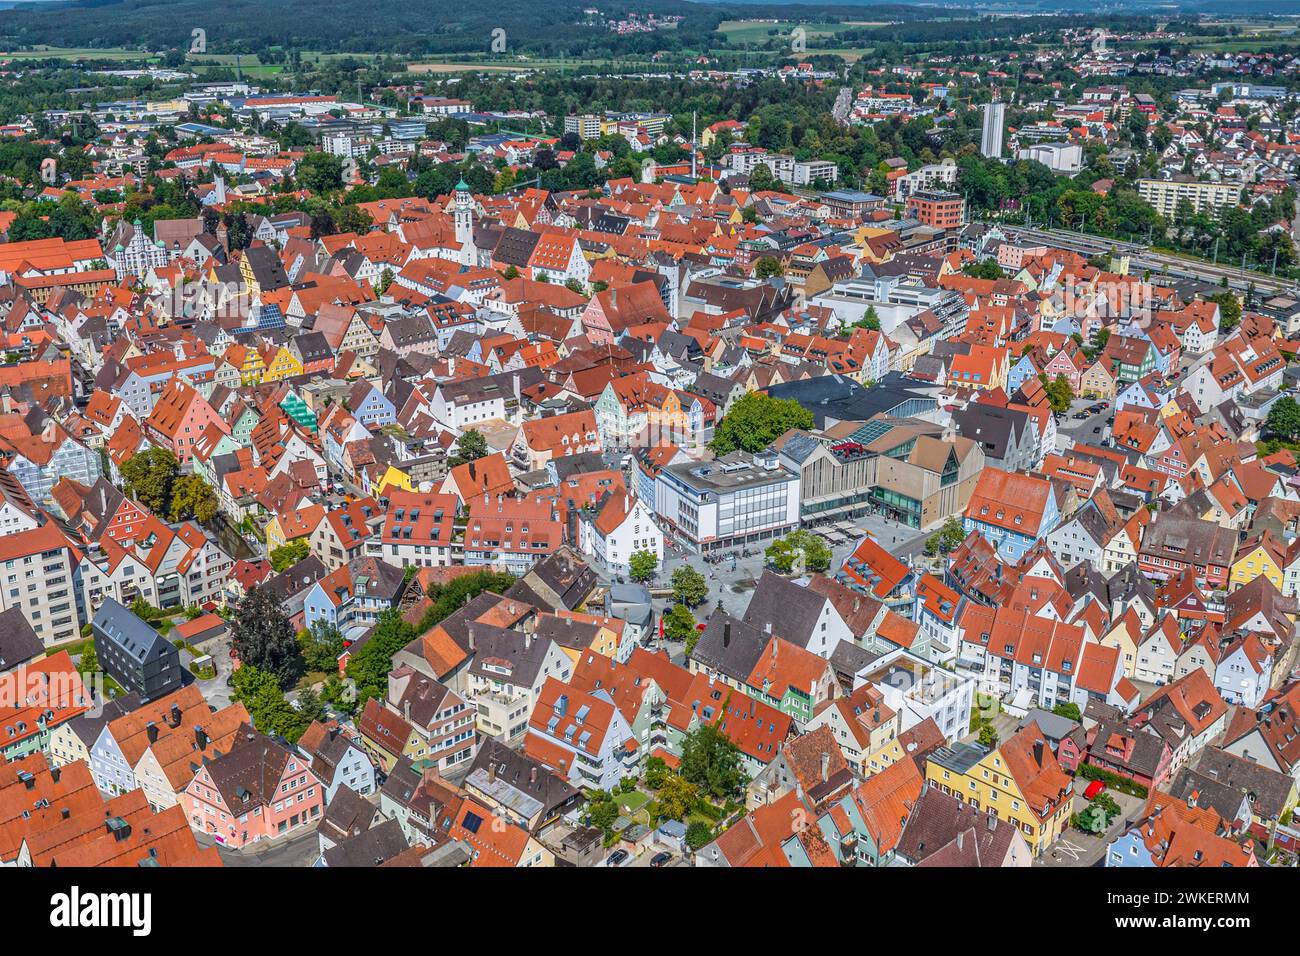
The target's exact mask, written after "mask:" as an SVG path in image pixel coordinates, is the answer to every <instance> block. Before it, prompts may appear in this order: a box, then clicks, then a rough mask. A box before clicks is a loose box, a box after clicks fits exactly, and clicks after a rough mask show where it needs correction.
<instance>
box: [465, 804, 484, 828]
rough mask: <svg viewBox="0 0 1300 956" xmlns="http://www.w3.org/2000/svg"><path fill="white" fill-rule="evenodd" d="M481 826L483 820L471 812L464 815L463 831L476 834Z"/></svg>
mask: <svg viewBox="0 0 1300 956" xmlns="http://www.w3.org/2000/svg"><path fill="white" fill-rule="evenodd" d="M482 825H483V818H482V817H480V816H479V815H478V814H477V813H474V812H473V811H472V810H471V811H468V812H466V814H465V823H464V826H465V829H466V830H468V831H469V832H470V833H478V828H479V827H481V826H482Z"/></svg>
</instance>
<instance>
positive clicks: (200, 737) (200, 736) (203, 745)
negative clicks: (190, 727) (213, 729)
mask: <svg viewBox="0 0 1300 956" xmlns="http://www.w3.org/2000/svg"><path fill="white" fill-rule="evenodd" d="M194 743H195V744H196V745H197V747H198V749H199V750H206V749H207V746H208V735H207V734H206V733H205V732H204V730H203V728H202V727H195V728H194Z"/></svg>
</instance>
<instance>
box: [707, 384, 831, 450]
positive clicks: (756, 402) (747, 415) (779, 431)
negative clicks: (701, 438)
mask: <svg viewBox="0 0 1300 956" xmlns="http://www.w3.org/2000/svg"><path fill="white" fill-rule="evenodd" d="M812 427H813V414H812V412H810V411H808V409H806V408H804V407H803V406H802V405H800V404H799V403H798V402H796V401H794V400H793V399H788V398H772V397H771V396H769V395H765V394H763V393H762V392H750V393H748V394H747V395H743V396H741V397H740V398H739V399H737V400H736V401H735V403H734V404H733V405H732V406H731V410H730V411H728V412H727V414H726V415H724V416H723V418H722V421H720V422H718V425H717V428H716V429H715V430H714V435H713V441H712V442H711V443H710V444H709V447H710V448H712V449H713V452H714V454H716V455H718V456H722V455H728V454H730V453H731V452H733V451H735V450H736V449H738V448H739V449H744V450H745V451H748V452H756V451H762V450H763V449H764V448H766V447H767V446H768V445H770V444H771V443H772V442H773V440H775V439H777V438H779V437H780V436H781V435H784V434H785V433H786V432H787V431H789V430H790V429H791V428H804V429H808V428H812Z"/></svg>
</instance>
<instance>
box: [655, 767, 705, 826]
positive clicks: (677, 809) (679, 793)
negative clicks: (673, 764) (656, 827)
mask: <svg viewBox="0 0 1300 956" xmlns="http://www.w3.org/2000/svg"><path fill="white" fill-rule="evenodd" d="M699 799H700V791H699V789H698V788H697V787H696V786H695V785H694V784H692V783H690V782H689V781H687V780H683V779H682V778H681V777H680V776H678V775H677V774H675V773H674V774H669V775H668V777H667V778H666V779H665V780H664V782H663V785H662V786H661V787H659V819H661V820H681V819H682V818H683V817H685V816H686V814H688V813H690V812H691V810H693V809H694V808H695V804H696V803H698V802H699Z"/></svg>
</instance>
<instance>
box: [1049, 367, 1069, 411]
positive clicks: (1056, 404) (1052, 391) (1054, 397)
mask: <svg viewBox="0 0 1300 956" xmlns="http://www.w3.org/2000/svg"><path fill="white" fill-rule="evenodd" d="M1043 387H1044V390H1045V391H1046V392H1047V401H1048V404H1050V405H1051V407H1052V411H1054V412H1055V413H1056V414H1058V415H1062V414H1064V413H1065V412H1068V411H1069V410H1070V403H1071V402H1073V401H1074V389H1072V388H1071V387H1070V382H1069V381H1068V380H1067V379H1066V377H1065V376H1064V375H1058V376H1056V378H1055V379H1054V380H1053V381H1051V382H1046V383H1044V386H1043Z"/></svg>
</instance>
